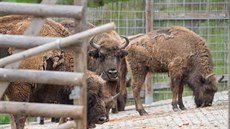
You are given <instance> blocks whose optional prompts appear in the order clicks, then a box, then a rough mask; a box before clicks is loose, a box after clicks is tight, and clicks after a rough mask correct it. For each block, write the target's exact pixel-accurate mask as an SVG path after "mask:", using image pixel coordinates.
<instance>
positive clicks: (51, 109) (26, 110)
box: [0, 101, 83, 119]
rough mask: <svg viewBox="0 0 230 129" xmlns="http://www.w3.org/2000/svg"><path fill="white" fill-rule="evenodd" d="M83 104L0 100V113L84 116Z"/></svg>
mask: <svg viewBox="0 0 230 129" xmlns="http://www.w3.org/2000/svg"><path fill="white" fill-rule="evenodd" d="M82 110H83V106H78V105H61V104H39V103H25V102H9V101H8V102H7V101H0V113H7V114H17V115H27V116H45V117H71V118H77V119H79V118H82Z"/></svg>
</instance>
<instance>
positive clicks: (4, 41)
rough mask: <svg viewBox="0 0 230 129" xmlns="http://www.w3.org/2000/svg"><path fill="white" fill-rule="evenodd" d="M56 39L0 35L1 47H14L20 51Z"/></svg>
mask: <svg viewBox="0 0 230 129" xmlns="http://www.w3.org/2000/svg"><path fill="white" fill-rule="evenodd" d="M57 39H62V38H58V37H41V36H36V37H34V36H26V35H5V34H0V46H1V47H16V48H20V49H28V48H32V47H37V46H39V45H44V44H47V43H49V42H53V41H55V40H57Z"/></svg>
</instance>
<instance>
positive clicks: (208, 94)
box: [194, 74, 217, 107]
mask: <svg viewBox="0 0 230 129" xmlns="http://www.w3.org/2000/svg"><path fill="white" fill-rule="evenodd" d="M199 78H200V79H198V81H199V83H197V84H198V85H197V86H196V87H195V89H194V96H195V97H194V100H195V103H196V106H197V107H206V106H211V105H212V101H213V98H214V94H215V93H216V91H217V81H216V77H215V76H214V74H209V75H207V76H206V77H203V76H200V77H199Z"/></svg>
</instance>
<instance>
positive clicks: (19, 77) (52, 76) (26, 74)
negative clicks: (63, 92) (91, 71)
mask: <svg viewBox="0 0 230 129" xmlns="http://www.w3.org/2000/svg"><path fill="white" fill-rule="evenodd" d="M82 78H83V73H73V72H60V71H41V70H14V69H5V68H0V81H4V82H31V83H40V84H55V85H70V86H72V85H79V86H81V84H82Z"/></svg>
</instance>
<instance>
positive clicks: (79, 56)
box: [74, 0, 87, 129]
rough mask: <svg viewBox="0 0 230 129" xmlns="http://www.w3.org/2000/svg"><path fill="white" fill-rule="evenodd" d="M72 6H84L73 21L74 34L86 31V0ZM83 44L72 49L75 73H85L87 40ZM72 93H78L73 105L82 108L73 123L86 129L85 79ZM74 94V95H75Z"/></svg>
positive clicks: (75, 0) (79, 127) (76, 2)
mask: <svg viewBox="0 0 230 129" xmlns="http://www.w3.org/2000/svg"><path fill="white" fill-rule="evenodd" d="M74 5H80V6H84V9H83V12H82V19H81V20H78V19H75V33H77V32H80V31H84V30H86V15H87V0H74ZM80 42H83V44H81V47H79V46H75V47H74V71H75V72H86V69H87V62H86V58H87V55H86V52H87V50H86V49H87V39H84V40H81V41H80ZM76 88H78V87H75V89H74V91H78V94H79V97H78V98H76V99H74V104H80V105H83V106H84V109H83V115H82V119H81V120H78V121H75V122H76V126H77V128H78V129H86V128H87V85H86V79H85V77H83V80H82V86H81V89H80V91H79V89H76ZM75 94H76V93H75Z"/></svg>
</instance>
